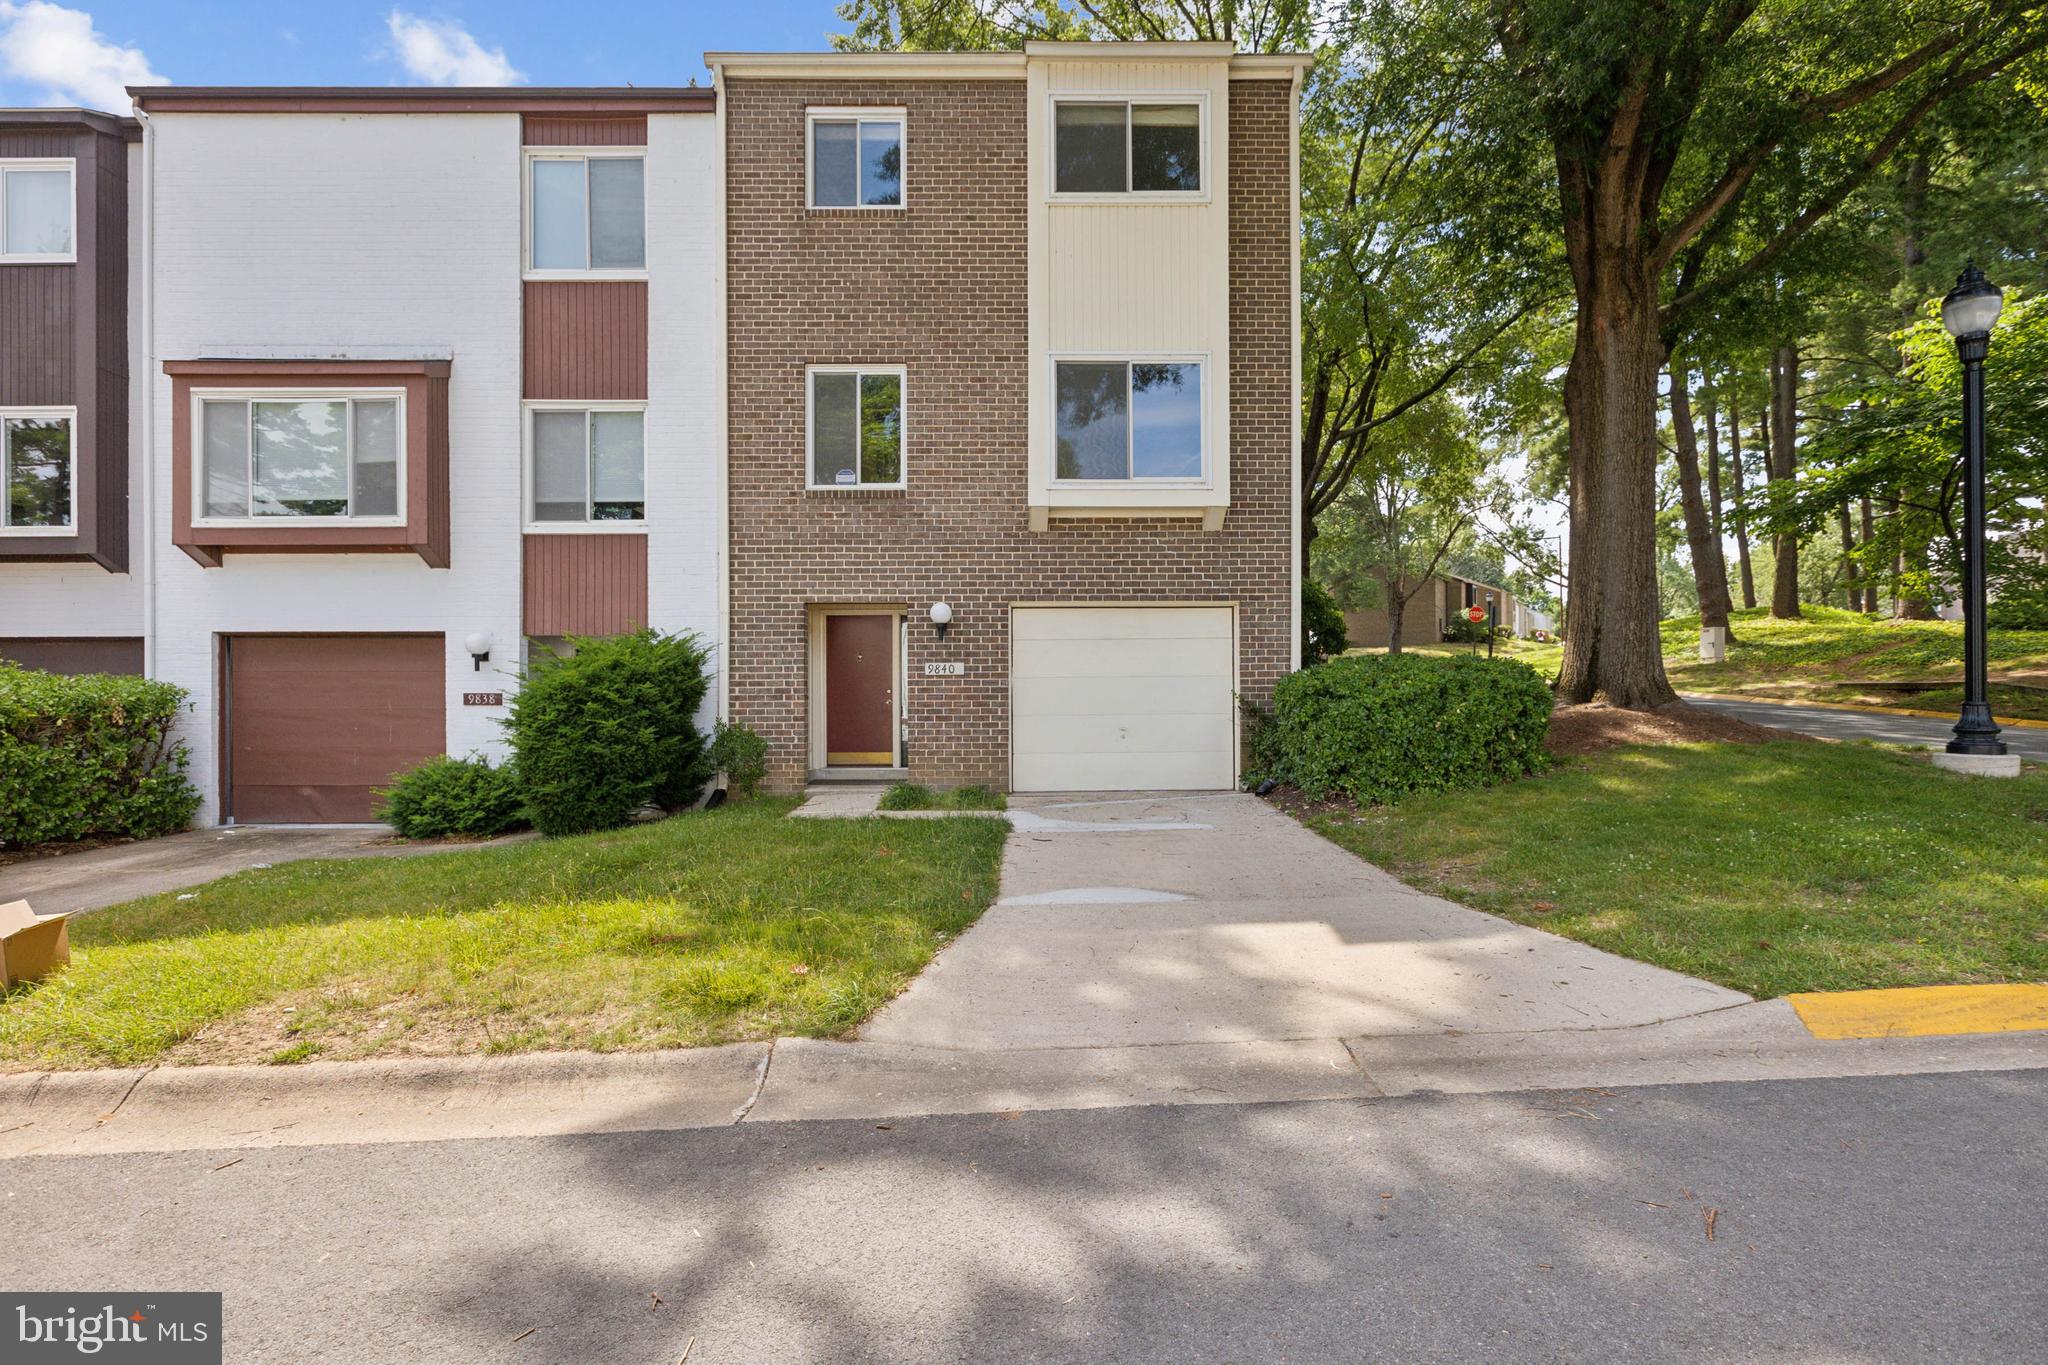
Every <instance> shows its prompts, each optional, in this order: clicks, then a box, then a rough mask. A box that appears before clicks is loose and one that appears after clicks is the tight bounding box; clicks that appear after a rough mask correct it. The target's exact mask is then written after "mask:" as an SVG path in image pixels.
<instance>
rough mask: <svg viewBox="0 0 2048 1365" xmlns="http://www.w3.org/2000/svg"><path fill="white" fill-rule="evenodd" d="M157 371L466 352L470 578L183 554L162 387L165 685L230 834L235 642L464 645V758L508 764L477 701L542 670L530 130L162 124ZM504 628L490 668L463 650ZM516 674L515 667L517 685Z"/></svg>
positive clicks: (451, 734)
mask: <svg viewBox="0 0 2048 1365" xmlns="http://www.w3.org/2000/svg"><path fill="white" fill-rule="evenodd" d="M155 137H156V139H157V141H156V157H157V165H156V195H157V204H156V210H157V212H156V231H157V241H156V308H157V319H156V333H157V360H158V361H161V360H167V359H168V360H176V359H187V358H192V357H196V356H199V355H201V354H205V353H209V352H211V353H216V354H217V353H220V352H221V350H222V349H223V348H229V349H231V348H234V347H238V346H268V347H286V346H304V347H308V348H334V349H337V350H346V349H347V348H349V347H397V346H410V347H420V348H436V349H446V350H448V351H451V352H452V353H453V355H454V365H453V368H452V371H451V378H450V383H449V409H450V410H449V436H450V462H451V468H450V480H451V486H452V489H453V498H452V502H453V508H452V525H451V531H452V546H451V560H452V567H451V568H448V569H432V568H429V567H427V565H426V564H425V563H423V562H422V561H420V560H419V559H417V558H415V557H413V556H410V555H272V556H258V555H230V556H228V557H227V561H226V563H225V565H224V566H223V567H221V568H218V569H202V568H200V567H199V566H198V565H197V564H195V563H194V562H193V561H192V560H191V559H190V558H188V557H187V556H186V555H185V553H184V552H183V551H181V550H179V549H178V548H177V547H175V546H173V545H172V544H171V543H170V537H169V534H168V526H169V512H168V509H169V505H170V496H171V494H170V465H169V458H170V448H171V431H170V382H169V380H168V379H167V378H165V377H164V376H163V374H162V373H161V369H160V366H158V365H152V367H151V369H152V382H153V383H154V386H155V402H154V407H155V422H156V433H155V435H156V443H157V445H156V448H157V455H158V458H157V467H156V470H155V476H156V480H157V485H156V486H157V507H158V513H159V520H160V524H161V532H162V533H161V534H159V535H158V536H157V537H156V538H155V542H156V543H155V546H154V553H155V556H156V561H157V564H158V568H159V572H160V574H161V578H160V580H159V586H158V607H157V622H156V625H157V651H156V660H157V664H156V671H157V673H158V675H159V676H161V677H163V678H166V679H168V680H169V681H172V682H175V683H177V684H179V685H180V686H182V687H184V688H186V689H188V690H189V691H190V692H191V694H192V702H191V712H190V718H189V720H188V722H187V725H186V727H185V730H186V738H187V740H188V741H189V743H190V746H191V750H192V771H193V776H194V778H195V780H196V781H197V782H198V784H199V786H200V788H201V790H202V791H203V792H204V794H205V798H206V804H205V807H204V808H203V809H202V810H201V812H200V815H199V819H200V821H201V822H202V823H205V822H210V821H212V820H214V819H215V818H217V815H218V811H219V805H218V793H217V791H216V790H215V777H216V774H215V767H216V756H217V744H218V710H219V707H218V702H217V699H216V697H215V693H214V660H215V650H216V637H217V636H219V635H222V634H232V633H236V632H257V631H294V632H306V631H337V632H341V631H363V632H371V631H429V632H442V633H445V635H446V638H447V659H448V671H447V695H448V703H449V705H448V726H447V738H448V748H449V751H450V752H452V753H457V754H462V753H468V752H470V751H472V750H475V751H483V752H496V751H499V750H500V747H501V746H500V743H499V730H498V727H497V726H496V725H495V724H493V723H492V722H493V718H494V717H495V716H498V715H501V714H502V713H501V712H497V711H490V710H484V709H479V708H466V707H464V706H462V705H461V694H462V692H463V691H464V690H467V689H476V690H499V689H503V690H510V688H511V686H512V685H513V679H512V678H511V676H510V670H511V668H512V667H513V666H514V665H516V663H517V661H518V659H519V657H520V647H519V642H520V629H519V628H520V533H519V486H520V478H519V461H520V421H519V412H520V409H519V398H520V392H519V390H520V280H519V275H520V185H519V177H520V132H519V119H518V117H517V116H516V115H470V114H433V115H390V114H385V115H328V114H302V115H279V114H260V115H240V114H232V115H230V114H182V115H181V114H166V115H162V116H159V117H158V118H157V119H156V120H155ZM472 631H488V632H489V633H490V634H491V635H492V636H493V637H495V639H496V641H497V647H496V649H495V650H494V651H493V662H492V664H491V665H487V666H486V671H485V672H484V673H483V674H481V675H479V674H475V673H473V672H472V671H471V664H470V660H469V657H468V655H467V654H466V653H464V651H463V649H462V640H463V637H464V636H465V635H467V634H469V633H470V632H472ZM501 670H502V671H501Z"/></svg>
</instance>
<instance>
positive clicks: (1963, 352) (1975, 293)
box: [1941, 261, 2005, 758]
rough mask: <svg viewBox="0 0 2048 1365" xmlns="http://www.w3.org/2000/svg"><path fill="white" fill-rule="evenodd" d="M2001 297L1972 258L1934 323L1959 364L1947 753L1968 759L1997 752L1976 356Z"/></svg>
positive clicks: (1986, 349)
mask: <svg viewBox="0 0 2048 1365" xmlns="http://www.w3.org/2000/svg"><path fill="white" fill-rule="evenodd" d="M2004 304H2005V296H2004V294H2002V293H2001V292H2000V291H1999V288H1998V286H1997V285H1995V284H1993V283H1991V281H1990V280H1988V279H1986V278H1985V277H1984V272H1983V271H1981V270H1979V269H1978V268H1977V265H1976V263H1975V262H1974V261H1972V262H1969V263H1967V264H1965V265H1964V267H1963V273H1962V274H1961V275H1960V276H1958V277H1957V279H1956V287H1955V288H1953V289H1951V290H1949V291H1948V295H1947V297H1945V298H1943V299H1942V301H1941V322H1942V326H1944V327H1946V328H1947V329H1948V334H1949V335H1950V336H1952V337H1954V338H1955V342H1956V358H1957V359H1958V360H1960V361H1961V362H1962V365H1963V449H1962V457H1963V711H1962V715H1961V717H1960V718H1958V719H1957V721H1956V727H1955V738H1954V739H1951V740H1950V741H1949V742H1948V752H1949V753H1952V754H1963V755H1968V756H1970V757H1974V758H1993V757H1997V756H2000V755H2003V754H2004V753H2005V745H2004V743H2003V742H2002V741H2000V739H1999V738H1998V725H1997V723H1996V722H1994V721H1993V720H1992V719H1991V703H1990V701H1989V699H1988V697H1987V691H1988V685H1987V680H1986V676H1985V675H1986V667H1985V640H1984V609H1985V598H1986V593H1985V584H1984V541H1985V529H1984V360H1985V357H1986V356H1988V355H1989V354H1990V352H1991V327H1992V324H1994V323H1996V322H1997V321H1998V313H1999V309H2001V308H2002V307H2003V306H2004Z"/></svg>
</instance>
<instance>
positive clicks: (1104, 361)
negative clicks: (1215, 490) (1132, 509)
mask: <svg viewBox="0 0 2048 1365" xmlns="http://www.w3.org/2000/svg"><path fill="white" fill-rule="evenodd" d="M1062 365H1122V366H1123V367H1124V450H1125V451H1126V453H1127V454H1129V455H1130V456H1131V458H1133V459H1135V458H1136V454H1137V448H1138V446H1137V430H1136V423H1137V404H1136V403H1135V402H1133V401H1131V400H1132V394H1131V391H1130V384H1131V379H1130V368H1131V366H1133V365H1199V366H1200V367H1201V370H1202V472H1201V473H1200V474H1199V475H1197V476H1196V477H1194V478H1187V477H1184V476H1161V475H1157V474H1133V475H1131V476H1129V477H1128V478H1122V479H1063V478H1061V477H1060V475H1059V468H1060V455H1059V443H1060V366H1062ZM1214 373H1215V371H1214V369H1212V368H1211V366H1210V364H1209V353H1208V352H1207V351H1183V352H1142V351H1141V352H1132V351H1059V352H1055V353H1054V354H1053V355H1052V356H1051V357H1050V358H1049V360H1048V363H1047V365H1046V371H1045V382H1046V393H1047V394H1048V395H1049V398H1050V401H1051V404H1052V411H1051V414H1050V416H1049V420H1048V423H1047V426H1046V436H1047V439H1049V440H1050V441H1051V443H1052V444H1051V447H1050V449H1049V450H1048V451H1047V461H1046V464H1047V470H1048V472H1049V474H1050V477H1049V478H1048V480H1047V486H1048V487H1051V488H1208V487H1209V486H1210V485H1211V482H1212V480H1213V478H1214V474H1215V466H1214V465H1213V464H1211V463H1210V434H1211V432H1213V431H1214V430H1215V422H1214V421H1213V420H1211V419H1212V417H1213V416H1214V408H1213V407H1212V406H1211V405H1212V404H1213V403H1214V401H1215V397H1214V393H1215V391H1214V388H1213V387H1212V385H1211V383H1210V378H1211V376H1212V375H1213V374H1214Z"/></svg>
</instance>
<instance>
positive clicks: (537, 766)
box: [505, 630, 711, 834]
mask: <svg viewBox="0 0 2048 1365" xmlns="http://www.w3.org/2000/svg"><path fill="white" fill-rule="evenodd" d="M574 644H575V652H574V653H573V654H569V655H556V656H548V657H542V658H538V659H536V660H535V661H534V663H533V665H532V667H531V668H529V669H528V670H527V673H526V676H525V679H524V681H523V683H522V685H521V687H520V689H519V695H518V696H517V697H516V698H515V699H514V700H513V703H512V709H511V712H510V714H509V715H508V716H507V718H506V720H505V728H506V730H507V731H508V732H509V733H510V735H511V738H512V753H513V761H514V765H515V766H516V768H517V769H518V774H519V782H520V785H521V787H522V788H523V790H524V792H525V796H526V810H527V815H528V817H529V818H530V819H531V820H532V821H533V825H534V828H535V829H538V830H539V831H541V833H543V834H576V833H581V832H583V831H585V830H593V829H611V828H614V827H616V826H619V825H623V824H625V823H626V821H627V820H628V819H629V818H630V817H631V816H632V814H633V812H634V811H636V810H638V809H639V808H640V807H642V806H644V805H647V804H649V803H650V802H651V803H652V804H654V805H657V806H660V807H662V808H663V809H664V810H678V809H680V808H682V807H683V806H686V805H689V804H690V803H691V802H693V801H695V800H696V799H697V794H698V793H699V792H700V791H702V790H703V788H704V783H705V781H706V780H707V779H708V778H709V777H710V776H711V763H710V759H709V757H708V756H707V754H706V752H705V743H704V735H703V732H701V731H700V730H698V728H697V720H696V716H697V707H698V705H699V704H700V703H701V702H702V701H703V700H704V691H705V687H706V685H707V684H706V679H705V676H704V666H705V662H706V657H707V656H706V654H705V650H704V647H703V645H702V644H700V643H699V642H698V640H697V638H696V637H695V636H694V635H662V634H658V633H657V632H655V631H651V630H642V631H636V632H634V633H633V634H631V635H616V636H612V637H610V638H608V639H603V640H585V639H578V640H575V641H574Z"/></svg>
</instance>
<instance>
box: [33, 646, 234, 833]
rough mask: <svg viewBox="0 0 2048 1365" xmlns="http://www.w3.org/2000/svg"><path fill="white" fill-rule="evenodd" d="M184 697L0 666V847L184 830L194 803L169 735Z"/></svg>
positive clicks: (168, 688)
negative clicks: (58, 840)
mask: <svg viewBox="0 0 2048 1365" xmlns="http://www.w3.org/2000/svg"><path fill="white" fill-rule="evenodd" d="M184 704H185V690H184V689H183V688H181V687H173V686H172V685H171V684H169V683H163V682H152V681H151V680H149V679H147V678H137V677H129V676H125V675H115V674H105V673H92V674H86V675H83V676H79V677H65V676H61V675H58V674H54V673H43V672H38V671H36V670H34V669H26V668H18V667H16V666H14V665H12V664H8V663H0V846H5V847H22V846H25V845H28V844H40V843H47V842H49V841H51V840H56V839H87V838H94V837H107V836H112V835H126V836H128V837H131V838H136V839H147V838H151V837H153V836H155V835H159V834H169V833H170V832H171V831H173V830H179V829H183V828H185V826H186V825H188V824H190V823H191V822H192V816H193V813H194V812H196V811H197V810H198V809H199V794H198V793H197V792H195V791H194V790H193V789H192V783H191V782H190V781H189V780H188V779H187V778H186V776H185V746H184V744H183V743H181V742H180V741H177V740H174V739H172V738H171V727H172V725H173V724H174V723H175V722H176V720H177V718H178V712H179V710H180V709H181V708H182V707H183V706H184Z"/></svg>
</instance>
